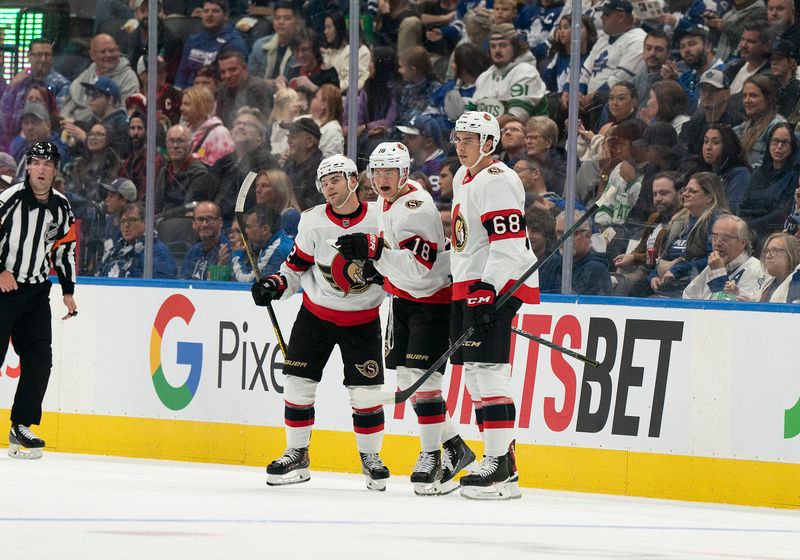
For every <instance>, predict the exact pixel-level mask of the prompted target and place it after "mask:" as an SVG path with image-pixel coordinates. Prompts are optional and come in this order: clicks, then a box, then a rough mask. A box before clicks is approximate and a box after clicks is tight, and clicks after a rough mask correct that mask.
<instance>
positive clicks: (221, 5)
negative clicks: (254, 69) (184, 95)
mask: <svg viewBox="0 0 800 560" xmlns="http://www.w3.org/2000/svg"><path fill="white" fill-rule="evenodd" d="M202 21H203V30H202V31H201V32H200V33H197V34H195V35H192V36H191V37H189V38H188V39H187V40H186V44H185V45H184V47H183V55H182V56H181V62H180V65H179V66H178V73H177V75H176V76H175V87H177V88H179V89H184V88H188V87H189V86H191V85H192V82H193V81H194V76H195V74H196V73H197V70H198V69H200V68H201V67H203V66H211V65H212V64H213V63H214V61H215V60H216V58H217V54H219V52H220V51H221V50H222V49H223V47H227V48H229V49H234V50H237V51H239V52H241V53H242V54H243V55H244V56H247V54H248V51H247V45H246V44H245V42H244V39H242V36H241V35H240V34H239V32H238V31H237V30H236V29H234V28H233V26H232V25H231V24H230V23H228V1H227V0H206V1H205V2H203V17H202Z"/></svg>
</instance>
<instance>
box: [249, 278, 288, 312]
mask: <svg viewBox="0 0 800 560" xmlns="http://www.w3.org/2000/svg"><path fill="white" fill-rule="evenodd" d="M285 289H286V278H284V276H283V274H271V275H269V276H267V277H266V278H259V279H258V280H256V281H255V282H253V285H252V286H251V288H250V293H251V294H252V295H253V301H254V302H255V304H256V305H259V306H261V307H266V306H267V305H269V303H270V302H271V301H272V300H273V299H278V298H280V297H281V294H282V293H283V291H284V290H285Z"/></svg>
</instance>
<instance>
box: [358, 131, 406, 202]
mask: <svg viewBox="0 0 800 560" xmlns="http://www.w3.org/2000/svg"><path fill="white" fill-rule="evenodd" d="M375 169H397V170H399V171H400V181H399V183H398V185H397V188H398V189H402V188H403V187H404V186H405V184H406V183H407V182H408V175H409V173H411V154H410V153H409V152H408V148H406V146H405V144H402V143H400V142H381V143H380V144H378V145H377V146H376V148H375V149H374V150H373V151H372V153H371V154H370V156H369V168H368V170H369V171H368V173H369V180H370V183H372V190H374V191H375V192H376V193H377V192H378V190H377V189H376V188H375V178H374V176H373V172H374V170H375Z"/></svg>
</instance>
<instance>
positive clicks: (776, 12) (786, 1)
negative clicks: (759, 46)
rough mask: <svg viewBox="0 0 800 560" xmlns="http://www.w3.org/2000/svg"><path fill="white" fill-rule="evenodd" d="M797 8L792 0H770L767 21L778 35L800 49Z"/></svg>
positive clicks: (799, 27) (799, 25)
mask: <svg viewBox="0 0 800 560" xmlns="http://www.w3.org/2000/svg"><path fill="white" fill-rule="evenodd" d="M796 13H797V8H796V7H795V5H794V2H793V1H792V0H768V2H767V23H769V26H770V28H771V29H772V30H773V31H774V32H775V34H776V36H777V37H779V38H780V39H783V40H785V41H789V42H791V43H792V44H793V45H794V48H795V50H798V49H800V24H798V22H797V16H796Z"/></svg>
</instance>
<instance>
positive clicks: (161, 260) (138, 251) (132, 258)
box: [97, 202, 178, 278]
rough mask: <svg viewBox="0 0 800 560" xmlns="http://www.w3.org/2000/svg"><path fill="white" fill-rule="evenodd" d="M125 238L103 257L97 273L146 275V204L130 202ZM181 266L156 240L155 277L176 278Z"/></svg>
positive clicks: (124, 212)
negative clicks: (177, 264)
mask: <svg viewBox="0 0 800 560" xmlns="http://www.w3.org/2000/svg"><path fill="white" fill-rule="evenodd" d="M119 221H120V227H121V232H122V238H121V239H120V240H119V241H118V242H117V243H116V244H115V245H114V247H113V248H112V249H111V251H110V252H108V253H107V254H106V255H104V256H103V261H102V263H100V269H99V270H98V271H97V276H102V277H107V278H141V277H142V276H143V274H144V232H145V227H144V205H143V204H142V203H141V202H134V203H131V204H127V205H126V206H125V208H124V209H123V210H122V215H121V217H120V220H119ZM177 273H178V267H177V266H176V264H175V258H174V257H173V256H172V253H170V251H169V249H168V248H167V246H166V245H164V243H162V242H161V241H159V240H158V238H155V239H153V278H175V276H176V275H177Z"/></svg>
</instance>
